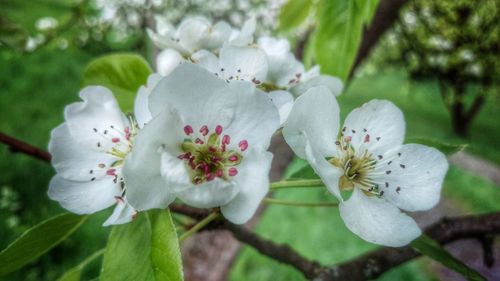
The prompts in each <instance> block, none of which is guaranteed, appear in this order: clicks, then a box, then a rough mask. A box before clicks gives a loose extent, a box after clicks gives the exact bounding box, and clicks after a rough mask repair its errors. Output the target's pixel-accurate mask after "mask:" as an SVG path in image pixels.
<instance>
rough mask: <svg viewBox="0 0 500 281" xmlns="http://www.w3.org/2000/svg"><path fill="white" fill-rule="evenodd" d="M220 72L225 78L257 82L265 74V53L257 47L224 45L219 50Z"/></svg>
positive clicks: (263, 78) (264, 76) (262, 78)
mask: <svg viewBox="0 0 500 281" xmlns="http://www.w3.org/2000/svg"><path fill="white" fill-rule="evenodd" d="M219 57H220V65H221V67H222V68H224V71H223V72H222V74H223V75H224V78H225V79H227V80H245V81H250V82H254V81H255V83H257V84H259V83H260V82H263V81H264V80H265V79H266V76H267V69H268V65H267V59H266V54H265V53H264V52H263V51H262V50H260V49H257V48H252V47H236V46H226V47H223V48H222V49H221V50H220V55H219Z"/></svg>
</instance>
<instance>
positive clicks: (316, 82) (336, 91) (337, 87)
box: [290, 75, 344, 96]
mask: <svg viewBox="0 0 500 281" xmlns="http://www.w3.org/2000/svg"><path fill="white" fill-rule="evenodd" d="M321 85H323V86H325V87H327V88H328V89H329V90H330V92H331V93H332V94H333V95H335V96H338V95H340V94H341V93H342V89H343V87H344V86H343V84H342V80H340V79H339V78H337V77H333V76H330V75H319V76H316V77H313V78H311V79H309V80H306V81H303V82H300V83H299V84H297V85H295V86H293V87H292V88H291V89H290V92H292V93H293V94H294V95H295V96H299V95H301V94H303V93H305V92H306V91H307V90H309V89H310V88H313V87H316V86H321Z"/></svg>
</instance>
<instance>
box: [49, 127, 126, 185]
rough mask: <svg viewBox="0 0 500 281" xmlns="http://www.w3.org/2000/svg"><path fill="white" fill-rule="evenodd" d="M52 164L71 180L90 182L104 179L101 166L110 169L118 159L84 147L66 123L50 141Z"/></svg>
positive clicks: (53, 133)
mask: <svg viewBox="0 0 500 281" xmlns="http://www.w3.org/2000/svg"><path fill="white" fill-rule="evenodd" d="M49 152H50V154H51V155H52V159H51V163H52V166H53V167H54V169H55V170H56V171H57V173H58V174H59V175H60V176H62V177H64V178H66V179H69V180H75V181H89V180H91V179H92V178H96V179H99V178H102V177H104V176H105V175H106V174H105V173H104V172H99V171H98V170H100V168H99V167H98V165H99V164H101V163H102V164H105V165H106V167H109V166H110V165H111V164H112V163H113V162H115V161H116V160H117V158H115V157H113V156H111V155H109V154H107V153H103V152H96V151H94V150H91V149H87V148H86V147H82V146H81V145H80V144H79V143H78V142H77V141H76V140H75V139H74V138H73V137H72V136H71V134H70V132H69V129H68V126H67V124H66V123H63V124H61V125H59V126H58V127H57V128H55V129H54V130H52V133H51V137H50V141H49Z"/></svg>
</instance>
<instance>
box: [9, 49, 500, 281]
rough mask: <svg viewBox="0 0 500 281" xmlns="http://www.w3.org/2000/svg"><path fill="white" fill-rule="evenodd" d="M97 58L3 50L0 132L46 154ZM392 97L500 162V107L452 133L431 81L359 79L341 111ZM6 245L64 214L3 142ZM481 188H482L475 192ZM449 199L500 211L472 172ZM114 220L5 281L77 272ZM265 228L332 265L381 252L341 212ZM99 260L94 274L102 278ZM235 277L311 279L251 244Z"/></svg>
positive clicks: (389, 76) (31, 167)
mask: <svg viewBox="0 0 500 281" xmlns="http://www.w3.org/2000/svg"><path fill="white" fill-rule="evenodd" d="M90 59H91V57H90V56H89V55H87V54H85V53H82V52H79V51H75V50H67V51H59V50H53V51H46V50H45V51H41V52H37V53H36V54H32V55H28V56H25V57H19V56H17V55H12V54H11V53H6V52H0V74H1V75H0V131H2V132H5V133H8V134H11V135H14V136H16V137H18V138H21V139H23V140H26V141H29V142H30V143H33V144H35V145H37V146H39V147H42V148H45V147H46V146H47V142H48V139H49V133H50V130H51V129H52V128H54V127H55V126H56V125H58V124H59V123H60V122H62V121H63V115H62V111H63V108H64V106H65V105H67V104H68V103H71V102H73V101H76V100H78V97H77V92H78V89H79V79H80V75H81V72H82V70H83V68H84V66H85V64H86V63H87V62H88V61H89V60H90ZM374 97H377V98H386V99H390V100H392V101H394V102H395V103H396V104H397V105H399V106H401V108H402V109H403V111H404V113H405V115H406V118H407V121H408V135H413V136H430V137H433V138H436V139H440V140H446V141H452V142H460V143H464V142H468V143H471V151H472V152H474V153H477V154H479V155H481V156H484V157H486V158H488V159H490V160H492V161H495V162H497V163H500V151H499V150H498V149H496V147H495V144H496V143H498V142H499V141H500V138H499V134H500V130H499V127H500V124H498V122H492V120H495V119H494V118H495V117H496V115H495V114H498V112H499V110H498V105H495V104H492V103H489V104H488V105H487V107H486V108H485V110H484V111H483V112H481V114H480V115H479V117H478V119H477V120H476V121H475V122H474V124H473V126H472V131H471V138H470V139H469V140H463V139H460V138H456V137H454V136H453V135H452V133H451V131H450V129H449V126H448V124H449V120H448V115H447V113H446V112H445V110H444V106H443V105H442V103H441V101H440V99H439V96H438V95H437V94H436V88H435V86H434V85H432V84H431V83H419V84H415V85H412V84H410V83H409V82H408V81H407V79H406V78H405V76H404V74H402V73H401V72H397V71H396V72H389V73H386V74H377V76H372V77H363V78H359V79H356V81H355V82H354V83H353V84H352V85H350V87H349V89H348V91H347V93H346V94H344V95H343V96H342V97H340V98H339V101H340V103H341V105H342V108H343V115H344V116H345V114H346V113H347V112H348V110H350V109H351V108H354V107H356V106H359V105H360V104H361V103H362V102H364V101H367V100H369V99H371V98H374ZM0 171H1V172H0V247H1V248H4V247H5V246H6V245H7V244H8V243H9V242H10V241H12V240H13V239H14V238H15V237H17V236H18V235H19V234H20V233H22V231H24V230H25V229H27V228H28V227H30V226H33V225H35V224H36V223H38V222H40V221H41V220H43V219H46V218H48V217H50V216H51V215H54V214H57V213H60V212H63V210H62V209H61V208H60V207H59V206H58V204H57V203H55V202H52V201H50V200H49V199H48V198H47V197H46V190H47V186H48V181H49V180H50V178H51V177H52V175H53V170H52V168H50V166H49V165H47V164H46V163H42V162H40V161H37V160H34V159H31V158H29V157H26V156H24V155H19V154H12V153H11V152H9V151H8V150H7V149H6V147H5V146H3V145H0ZM471 186H474V189H471ZM444 195H445V196H446V197H448V198H452V200H454V202H456V204H457V205H460V206H461V208H463V209H464V210H466V211H467V212H485V211H491V210H498V208H499V207H498V204H495V203H496V202H495V200H494V198H499V196H500V194H498V189H495V186H493V185H492V184H490V183H488V182H485V181H483V180H481V179H478V178H477V177H474V176H473V175H471V174H468V173H463V172H462V171H460V170H458V169H456V168H453V169H452V170H451V171H450V173H449V175H448V179H447V182H446V186H445V189H444ZM276 196H277V197H280V198H287V199H290V200H292V199H297V200H298V199H300V200H311V201H313V200H328V199H329V198H330V196H329V195H328V194H326V193H325V192H324V191H321V190H315V191H309V192H305V191H300V190H297V191H293V192H279V193H276ZM105 217H106V214H99V215H97V216H93V217H92V218H91V219H90V220H89V221H88V222H86V223H85V225H84V227H82V228H81V229H79V230H78V231H77V232H76V233H75V235H73V236H72V238H71V239H69V240H68V241H66V242H64V243H63V244H62V245H61V246H59V247H57V248H55V249H54V250H53V251H51V253H50V255H46V256H44V257H42V258H41V259H39V260H38V261H36V262H34V263H33V264H31V265H30V266H28V267H26V268H25V269H23V270H22V271H19V272H17V273H14V274H12V275H11V276H8V277H6V278H3V279H1V280H56V279H57V277H58V276H59V275H60V274H61V272H63V271H64V269H67V268H69V267H71V266H74V265H76V264H77V263H78V262H79V261H81V260H83V259H84V258H85V257H86V256H88V255H90V254H91V253H93V252H94V251H96V250H98V249H100V248H101V247H103V246H104V245H105V240H106V234H107V232H108V231H109V229H107V228H102V227H100V224H101V223H102V222H103V221H104V218H105ZM257 231H258V232H259V233H261V234H262V235H263V236H265V237H268V238H272V239H275V240H276V241H278V242H284V243H289V244H290V245H292V246H293V247H294V248H296V249H298V250H299V251H300V252H301V253H303V254H305V255H306V256H308V257H311V258H315V259H318V260H319V261H321V262H323V263H327V264H331V263H335V262H339V261H342V260H344V259H348V258H352V257H355V256H356V255H358V254H359V253H362V252H365V251H368V250H371V249H373V248H374V247H375V246H373V245H371V244H368V243H365V242H363V241H361V240H360V239H358V238H356V237H355V236H354V235H352V234H351V233H350V232H349V231H348V230H347V229H346V228H345V227H344V225H343V224H342V222H341V221H340V218H339V216H338V214H337V211H336V210H332V209H300V208H299V209H294V208H289V207H288V208H286V207H279V206H272V207H270V208H269V209H268V210H267V212H266V213H265V214H264V216H263V218H262V221H260V223H259V225H258V227H257ZM427 263H428V262H426V261H425V260H424V261H420V262H416V263H415V262H414V263H410V264H408V265H406V266H403V267H401V268H398V269H397V270H395V271H393V272H390V273H388V274H387V275H385V276H384V277H383V278H382V280H432V277H431V276H430V275H429V274H428V273H426V272H427V271H424V270H422V266H425V265H426V264H427ZM98 269H99V264H98V262H96V263H94V266H91V267H90V269H89V271H88V272H87V276H96V275H97V274H98ZM231 278H232V280H303V278H302V276H301V275H300V273H298V272H296V271H295V270H293V269H292V268H289V267H287V266H283V265H279V264H278V263H276V262H274V261H271V260H269V259H267V258H266V257H263V256H260V255H259V254H257V253H256V252H255V251H253V250H252V249H250V248H245V249H244V251H243V252H242V253H241V255H240V257H239V259H238V260H237V262H236V264H235V267H234V269H233V270H232V272H231Z"/></svg>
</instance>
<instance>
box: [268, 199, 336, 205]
mask: <svg viewBox="0 0 500 281" xmlns="http://www.w3.org/2000/svg"><path fill="white" fill-rule="evenodd" d="M263 201H264V203H266V204H275V205H285V206H294V207H338V206H339V204H338V203H335V202H300V201H288V200H281V199H275V198H264V200H263Z"/></svg>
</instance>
